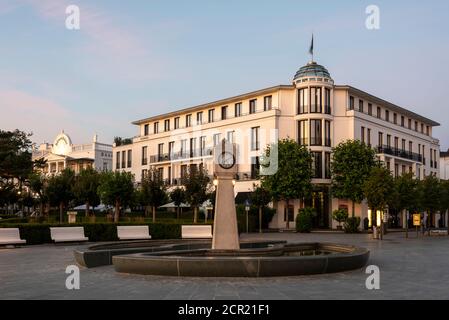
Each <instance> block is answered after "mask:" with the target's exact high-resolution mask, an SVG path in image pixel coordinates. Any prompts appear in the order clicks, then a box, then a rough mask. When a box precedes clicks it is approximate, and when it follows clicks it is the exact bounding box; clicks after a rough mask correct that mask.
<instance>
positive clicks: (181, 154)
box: [150, 148, 213, 163]
mask: <svg viewBox="0 0 449 320" xmlns="http://www.w3.org/2000/svg"><path fill="white" fill-rule="evenodd" d="M212 152H213V149H212V148H205V149H196V150H193V151H189V152H187V151H178V152H171V153H162V154H158V155H152V156H150V163H157V162H164V161H176V160H184V159H191V158H199V157H210V156H212Z"/></svg>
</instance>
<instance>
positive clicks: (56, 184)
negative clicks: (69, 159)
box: [46, 168, 75, 223]
mask: <svg viewBox="0 0 449 320" xmlns="http://www.w3.org/2000/svg"><path fill="white" fill-rule="evenodd" d="M74 181H75V173H74V172H73V171H72V170H70V169H68V168H67V169H64V170H62V171H61V173H60V174H58V175H55V176H52V177H51V178H50V179H48V185H47V188H46V192H47V195H48V199H49V201H50V204H51V205H52V206H59V222H60V223H62V222H63V211H64V209H65V208H66V207H67V205H68V204H69V202H70V201H71V200H73V199H74V195H73V189H72V186H73V184H74Z"/></svg>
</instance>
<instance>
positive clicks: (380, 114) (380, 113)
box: [377, 107, 382, 119]
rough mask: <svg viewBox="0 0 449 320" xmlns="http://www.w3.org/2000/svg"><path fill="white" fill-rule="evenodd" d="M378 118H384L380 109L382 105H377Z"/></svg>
mask: <svg viewBox="0 0 449 320" xmlns="http://www.w3.org/2000/svg"><path fill="white" fill-rule="evenodd" d="M377 118H378V119H381V118H382V111H381V110H380V107H377Z"/></svg>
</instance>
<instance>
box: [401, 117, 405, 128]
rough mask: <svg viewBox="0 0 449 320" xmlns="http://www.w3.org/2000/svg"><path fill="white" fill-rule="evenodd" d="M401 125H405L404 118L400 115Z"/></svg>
mask: <svg viewBox="0 0 449 320" xmlns="http://www.w3.org/2000/svg"><path fill="white" fill-rule="evenodd" d="M401 127H405V118H404V116H401Z"/></svg>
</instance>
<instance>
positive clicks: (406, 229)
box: [404, 210, 410, 238]
mask: <svg viewBox="0 0 449 320" xmlns="http://www.w3.org/2000/svg"><path fill="white" fill-rule="evenodd" d="M409 214H410V213H409V212H408V210H405V219H404V220H405V238H408V216H409Z"/></svg>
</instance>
